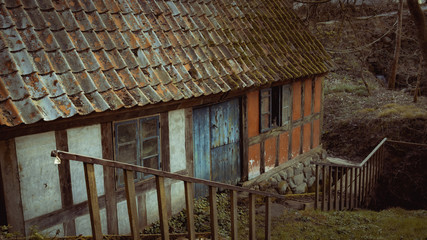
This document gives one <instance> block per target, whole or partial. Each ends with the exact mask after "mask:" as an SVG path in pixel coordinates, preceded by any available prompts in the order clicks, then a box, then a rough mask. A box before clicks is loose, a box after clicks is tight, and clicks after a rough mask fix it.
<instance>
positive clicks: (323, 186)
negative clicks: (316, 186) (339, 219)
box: [322, 166, 326, 211]
mask: <svg viewBox="0 0 427 240" xmlns="http://www.w3.org/2000/svg"><path fill="white" fill-rule="evenodd" d="M325 197H326V166H322V211H325Z"/></svg>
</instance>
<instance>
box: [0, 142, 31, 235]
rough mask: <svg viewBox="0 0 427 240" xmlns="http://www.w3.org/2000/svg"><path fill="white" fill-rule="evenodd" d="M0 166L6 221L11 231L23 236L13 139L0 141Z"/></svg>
mask: <svg viewBox="0 0 427 240" xmlns="http://www.w3.org/2000/svg"><path fill="white" fill-rule="evenodd" d="M0 168H1V176H2V179H3V193H4V203H5V206H6V216H7V223H8V224H9V225H11V226H12V232H18V233H21V234H22V235H23V236H25V223H24V211H23V209H22V199H21V186H20V184H19V170H18V159H17V157H16V148H15V139H9V140H5V141H0Z"/></svg>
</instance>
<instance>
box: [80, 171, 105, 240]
mask: <svg viewBox="0 0 427 240" xmlns="http://www.w3.org/2000/svg"><path fill="white" fill-rule="evenodd" d="M83 166H84V172H85V180H86V191H87V202H88V205H89V214H90V225H91V227H92V237H93V239H95V240H101V239H102V229H101V217H100V215H99V204H98V193H97V191H96V181H95V168H94V166H93V164H91V163H83Z"/></svg>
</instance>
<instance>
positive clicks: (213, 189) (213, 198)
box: [209, 186, 219, 240]
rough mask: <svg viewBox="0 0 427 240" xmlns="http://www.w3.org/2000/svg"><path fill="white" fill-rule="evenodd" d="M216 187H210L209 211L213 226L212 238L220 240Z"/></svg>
mask: <svg viewBox="0 0 427 240" xmlns="http://www.w3.org/2000/svg"><path fill="white" fill-rule="evenodd" d="M216 191H217V188H216V187H212V186H209V209H210V224H211V238H212V239H214V240H218V239H219V233H218V231H219V227H218V209H217V205H216Z"/></svg>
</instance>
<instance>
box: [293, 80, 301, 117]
mask: <svg viewBox="0 0 427 240" xmlns="http://www.w3.org/2000/svg"><path fill="white" fill-rule="evenodd" d="M300 118H301V81H296V82H294V83H292V120H293V121H296V120H298V119H300Z"/></svg>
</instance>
